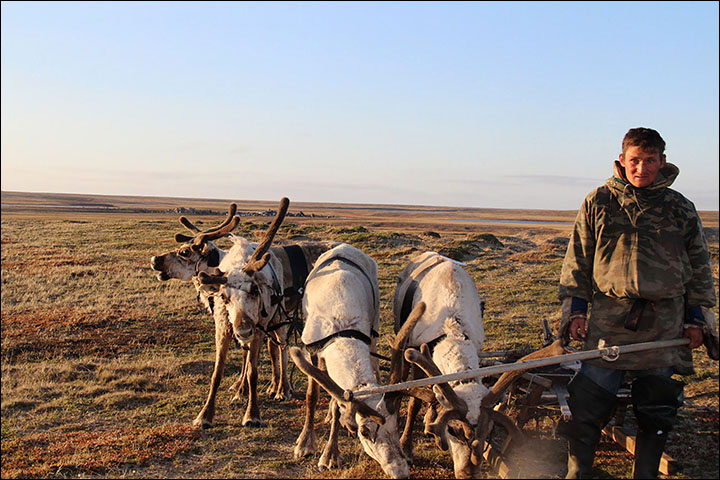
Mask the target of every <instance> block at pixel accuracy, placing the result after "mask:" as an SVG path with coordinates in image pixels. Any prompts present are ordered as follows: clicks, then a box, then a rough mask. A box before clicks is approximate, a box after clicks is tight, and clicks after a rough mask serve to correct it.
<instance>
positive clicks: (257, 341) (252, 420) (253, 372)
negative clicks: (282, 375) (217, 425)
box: [242, 331, 265, 427]
mask: <svg viewBox="0 0 720 480" xmlns="http://www.w3.org/2000/svg"><path fill="white" fill-rule="evenodd" d="M262 340H263V333H262V332H260V331H258V332H257V333H255V336H254V337H253V339H252V341H251V342H250V359H249V363H248V374H247V383H248V389H249V392H250V394H249V395H248V405H247V410H245V416H244V417H243V421H242V425H243V427H264V426H265V422H263V421H262V420H260V405H259V401H258V394H257V380H258V355H259V353H260V347H261V346H262V344H263V341H262Z"/></svg>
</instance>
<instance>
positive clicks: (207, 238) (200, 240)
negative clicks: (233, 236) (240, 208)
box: [193, 215, 240, 245]
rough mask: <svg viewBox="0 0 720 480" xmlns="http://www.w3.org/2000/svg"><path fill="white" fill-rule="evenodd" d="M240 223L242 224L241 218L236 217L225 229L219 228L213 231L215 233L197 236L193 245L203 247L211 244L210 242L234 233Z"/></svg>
mask: <svg viewBox="0 0 720 480" xmlns="http://www.w3.org/2000/svg"><path fill="white" fill-rule="evenodd" d="M238 223H240V217H238V216H237V215H235V216H234V217H232V219H231V220H230V221H229V222H228V223H226V224H225V225H224V226H223V227H219V228H218V229H217V230H214V229H211V230H213V231H208V232H203V233H201V234H199V235H198V236H196V237H195V239H194V240H193V244H195V245H202V244H203V243H206V242H209V241H210V240H216V239H218V238H220V237H224V236H225V235H227V234H228V233H230V232H232V231H233V230H234V229H235V227H237V226H238Z"/></svg>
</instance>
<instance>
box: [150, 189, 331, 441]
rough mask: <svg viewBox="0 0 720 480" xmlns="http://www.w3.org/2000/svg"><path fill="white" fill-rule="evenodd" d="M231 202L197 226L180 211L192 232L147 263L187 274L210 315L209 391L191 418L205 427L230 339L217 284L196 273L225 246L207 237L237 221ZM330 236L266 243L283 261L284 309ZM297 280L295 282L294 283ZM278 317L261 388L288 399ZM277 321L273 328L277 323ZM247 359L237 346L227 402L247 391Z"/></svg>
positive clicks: (161, 274)
mask: <svg viewBox="0 0 720 480" xmlns="http://www.w3.org/2000/svg"><path fill="white" fill-rule="evenodd" d="M236 210H237V206H236V205H235V204H234V203H233V204H231V205H230V209H229V212H228V215H227V218H226V219H225V221H224V222H222V223H221V224H220V225H218V226H216V227H213V228H210V229H208V230H205V231H201V230H200V229H199V228H197V227H196V226H195V225H193V224H192V222H190V220H188V219H187V218H186V217H180V223H181V224H182V225H183V226H185V227H186V228H187V229H188V230H189V231H190V232H191V233H193V235H192V236H188V235H184V234H176V235H175V240H176V241H177V242H180V243H181V244H182V245H181V246H180V247H179V248H178V249H176V250H173V251H171V252H168V253H165V254H162V255H158V256H155V257H152V259H151V266H152V268H153V270H156V271H157V272H158V279H159V280H161V281H166V280H169V279H172V278H174V279H178V280H181V281H189V280H192V281H193V284H194V285H195V287H196V290H197V294H198V300H199V301H200V302H201V303H202V304H203V305H204V306H205V308H207V309H208V311H209V312H210V313H211V315H212V316H213V319H214V321H215V345H216V350H215V364H214V368H213V374H212V378H211V382H210V391H209V393H208V397H207V400H206V402H205V404H204V405H203V408H202V410H201V411H200V413H199V414H198V415H197V417H196V418H195V420H194V422H193V424H194V425H195V426H198V427H202V428H208V427H211V426H212V424H213V419H214V415H215V401H216V396H217V390H218V388H219V385H220V381H221V379H222V376H223V372H224V368H225V362H226V359H227V353H228V350H229V347H230V344H231V343H232V327H231V324H230V320H229V318H228V315H227V310H226V309H225V306H224V305H222V302H216V296H215V294H216V293H217V288H213V287H212V286H207V285H203V284H202V283H201V281H200V277H199V275H200V273H203V272H204V273H212V272H215V270H216V268H217V267H218V266H219V264H220V262H221V261H222V259H223V258H224V257H225V255H226V254H227V252H226V251H224V250H222V249H220V248H218V247H217V246H215V244H214V243H213V240H216V239H217V238H220V237H221V236H223V235H228V234H229V233H230V232H231V231H232V230H233V229H234V228H235V226H236V225H237V223H238V221H239V217H236V216H235V212H236ZM335 244H336V243H334V242H307V243H302V244H294V245H289V246H285V247H272V248H271V251H272V252H273V254H274V255H275V256H276V257H277V258H278V259H279V260H280V261H281V263H282V265H283V268H282V270H283V274H282V275H283V283H284V285H285V287H286V289H285V291H284V292H283V300H282V302H283V303H282V305H283V309H284V311H285V312H296V311H297V309H298V307H299V303H300V300H301V295H300V293H299V292H300V291H301V287H302V284H303V283H304V275H303V271H304V273H305V274H306V273H307V271H309V270H310V269H311V268H312V264H313V263H314V261H315V260H316V259H317V257H318V256H320V254H322V253H323V252H324V251H326V250H328V249H329V248H332V246H334V245H335ZM296 284H297V285H296ZM283 323H285V322H284V319H282V318H281V316H280V315H276V316H274V317H273V318H272V319H271V321H270V323H269V328H270V330H272V331H271V332H270V335H269V336H268V341H267V346H268V353H269V355H270V360H271V366H272V372H273V375H272V380H271V383H270V386H269V387H268V389H267V394H268V395H271V396H273V397H274V398H275V399H276V400H288V399H290V398H291V396H292V388H291V385H290V383H289V380H288V376H287V353H283V351H282V350H283V349H285V345H287V343H288V335H289V333H290V328H289V326H288V325H282V324H283ZM277 327H279V328H277ZM249 359H250V345H245V346H244V348H243V370H242V373H241V375H240V377H239V379H238V380H237V381H236V382H235V383H234V384H233V386H232V387H231V388H230V390H231V391H232V392H233V393H234V397H233V399H232V401H233V402H237V401H240V400H241V399H242V398H243V396H244V395H246V394H247V392H248V390H249V389H248V381H247V372H248V362H249Z"/></svg>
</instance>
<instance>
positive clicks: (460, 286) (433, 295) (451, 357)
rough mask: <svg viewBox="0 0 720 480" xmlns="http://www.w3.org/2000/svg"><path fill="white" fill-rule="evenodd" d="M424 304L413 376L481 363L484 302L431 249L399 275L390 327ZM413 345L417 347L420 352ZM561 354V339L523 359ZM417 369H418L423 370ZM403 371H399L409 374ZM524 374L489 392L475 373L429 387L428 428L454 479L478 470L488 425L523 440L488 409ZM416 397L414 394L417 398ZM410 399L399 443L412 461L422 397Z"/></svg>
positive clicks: (415, 336)
mask: <svg viewBox="0 0 720 480" xmlns="http://www.w3.org/2000/svg"><path fill="white" fill-rule="evenodd" d="M420 303H424V304H426V305H427V308H426V309H425V312H424V314H423V315H422V317H421V318H420V319H419V320H417V324H416V325H415V328H414V329H413V330H412V332H411V334H410V338H409V339H408V341H407V345H408V349H407V351H406V352H405V359H406V360H407V361H409V362H410V363H412V364H414V365H415V367H414V368H413V376H415V378H419V377H420V376H423V375H422V373H424V374H425V375H427V376H438V375H445V374H450V373H456V372H463V371H467V370H475V369H478V368H479V358H478V352H479V351H480V350H481V349H482V345H483V342H484V339H485V334H484V329H483V323H482V317H483V305H484V302H483V301H482V300H481V298H480V295H479V293H478V291H477V288H476V287H475V283H474V282H473V280H472V278H470V276H469V275H468V273H467V272H466V271H465V270H464V269H463V268H462V264H460V263H458V262H456V261H454V260H451V259H449V258H447V257H443V256H442V255H439V254H438V253H435V252H424V253H420V254H417V255H415V256H413V257H412V258H411V259H410V263H409V264H408V266H407V267H406V268H405V269H404V270H403V272H402V273H401V274H400V277H399V279H398V285H397V288H396V290H395V302H394V316H395V331H398V330H400V329H401V327H402V325H403V323H404V321H405V318H407V316H408V312H410V311H411V310H412V308H413V307H414V306H415V305H417V304H420ZM411 347H420V352H418V351H417V350H415V349H414V348H411ZM559 353H562V349H561V348H560V347H559V344H554V345H553V346H552V348H550V347H548V348H546V349H543V350H540V351H539V352H535V353H533V354H531V355H529V356H527V357H524V358H523V359H522V360H528V359H531V358H539V357H542V356H549V355H555V354H559ZM418 367H419V369H420V370H422V372H420V370H419V369H418ZM407 373H408V372H407V369H406V371H405V372H404V375H403V376H406V375H407ZM521 374H522V372H513V373H508V374H504V375H503V376H501V377H500V379H499V380H498V381H497V382H496V383H495V385H494V386H493V387H492V389H490V390H488V388H487V387H485V386H484V385H483V384H482V382H481V381H480V378H479V377H477V378H473V379H469V380H463V381H456V382H450V383H449V384H448V383H442V384H439V385H436V386H434V387H433V389H432V390H433V393H434V396H435V398H434V399H431V400H430V401H428V399H427V398H424V399H423V400H424V401H426V402H428V403H430V407H429V408H428V411H427V413H426V416H425V431H426V433H430V434H432V435H434V436H435V438H436V443H437V445H438V446H439V447H440V448H441V449H442V450H448V448H449V450H450V453H451V455H452V459H453V469H454V472H455V477H456V478H475V477H478V476H479V474H480V464H481V461H482V451H483V446H484V443H485V440H486V438H487V436H488V435H489V433H490V430H491V429H492V425H493V422H498V423H500V424H502V425H503V426H504V427H505V428H506V429H507V430H508V432H510V434H511V435H514V436H515V438H522V435H521V434H520V431H519V429H518V428H517V426H516V425H515V424H514V422H513V421H512V420H510V419H509V418H508V417H506V416H505V415H503V414H502V413H500V412H497V411H495V410H493V409H492V407H493V406H494V405H495V404H496V403H497V402H498V400H499V399H500V398H501V396H502V394H503V392H504V391H505V389H507V387H508V386H509V385H510V383H511V382H512V381H513V380H514V379H515V378H517V376H518V375H521ZM416 397H417V398H416ZM416 397H411V398H410V401H409V403H408V409H407V412H408V417H407V422H406V424H405V430H404V432H403V436H402V438H401V444H402V446H403V450H404V452H405V453H406V454H407V456H408V458H412V454H413V451H412V427H413V422H414V418H415V416H416V415H417V413H418V412H419V409H420V406H421V405H420V403H419V398H420V396H416Z"/></svg>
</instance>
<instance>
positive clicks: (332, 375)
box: [290, 244, 424, 478]
mask: <svg viewBox="0 0 720 480" xmlns="http://www.w3.org/2000/svg"><path fill="white" fill-rule="evenodd" d="M422 308H424V306H420V307H418V308H417V310H416V311H415V312H413V314H412V315H411V317H413V318H414V319H416V318H418V317H419V314H420V313H421V312H422ZM303 313H304V317H305V322H306V323H305V328H304V330H303V335H302V341H303V343H304V344H305V346H306V349H307V350H309V354H310V360H308V359H307V358H306V357H305V355H304V354H303V353H302V351H301V350H300V349H299V348H297V347H293V348H291V349H290V356H291V358H292V360H293V361H294V362H295V363H296V365H298V367H299V368H300V369H301V370H302V371H303V372H305V373H306V374H307V375H308V390H307V396H306V415H305V424H304V426H303V430H302V432H301V433H300V436H299V437H298V439H297V441H296V447H295V452H294V454H295V457H296V458H299V457H305V456H308V455H311V454H313V453H314V452H315V450H316V442H317V440H316V436H315V431H314V425H313V421H314V412H315V405H316V403H317V398H318V393H319V392H318V384H319V385H321V386H322V387H323V388H324V389H325V390H326V391H327V392H328V393H329V394H330V395H331V396H332V399H333V401H332V402H331V413H332V422H331V430H330V435H329V438H328V442H327V445H326V446H325V449H324V450H323V453H322V455H321V457H320V460H319V462H318V466H319V467H320V468H333V467H339V466H340V464H341V459H340V453H339V450H338V445H337V435H338V430H339V426H340V424H342V425H343V426H345V427H346V428H347V429H348V430H349V431H350V432H351V433H352V434H355V433H357V435H358V437H359V439H360V443H361V444H362V446H363V448H364V450H365V452H366V453H367V454H368V455H369V456H370V457H371V458H373V459H374V460H375V461H377V462H378V463H379V464H380V466H381V467H382V469H383V471H384V472H385V473H386V474H387V475H388V476H390V477H393V478H405V477H407V476H408V463H407V459H406V457H405V454H404V453H403V451H402V448H401V446H400V442H399V431H398V425H397V414H398V407H399V399H400V397H399V396H392V395H390V396H382V395H375V396H370V397H367V398H364V399H363V400H351V401H346V400H345V399H344V398H343V391H344V390H358V389H360V390H362V389H366V388H373V387H377V386H378V383H377V380H376V376H375V373H374V369H373V362H372V361H371V357H370V353H371V351H372V346H371V343H372V341H371V337H372V335H373V331H376V330H377V329H378V327H379V322H380V314H379V290H378V282H377V265H376V263H375V261H374V260H372V259H371V258H370V257H368V256H367V255H365V254H364V253H363V252H361V251H360V250H358V249H356V248H354V247H351V246H350V245H346V244H341V245H339V246H337V247H335V248H333V249H332V250H330V251H328V252H326V253H325V254H323V255H321V256H320V258H319V259H318V261H317V263H316V265H315V267H314V269H313V271H312V272H311V273H310V275H309V276H308V280H307V282H306V287H305V297H304V298H303ZM413 322H414V321H413V320H411V321H409V322H408V324H409V325H408V327H407V328H406V329H405V330H404V331H403V332H401V334H399V335H398V338H397V340H396V342H395V345H394V346H393V357H394V358H395V360H400V359H401V358H402V357H401V353H402V349H403V347H404V338H405V337H406V334H407V330H408V329H410V328H412V324H413ZM398 366H401V363H400V362H399V361H395V362H393V367H392V370H393V374H392V375H391V379H390V381H391V382H395V381H397V380H398V379H399V376H400V369H399V368H398Z"/></svg>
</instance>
